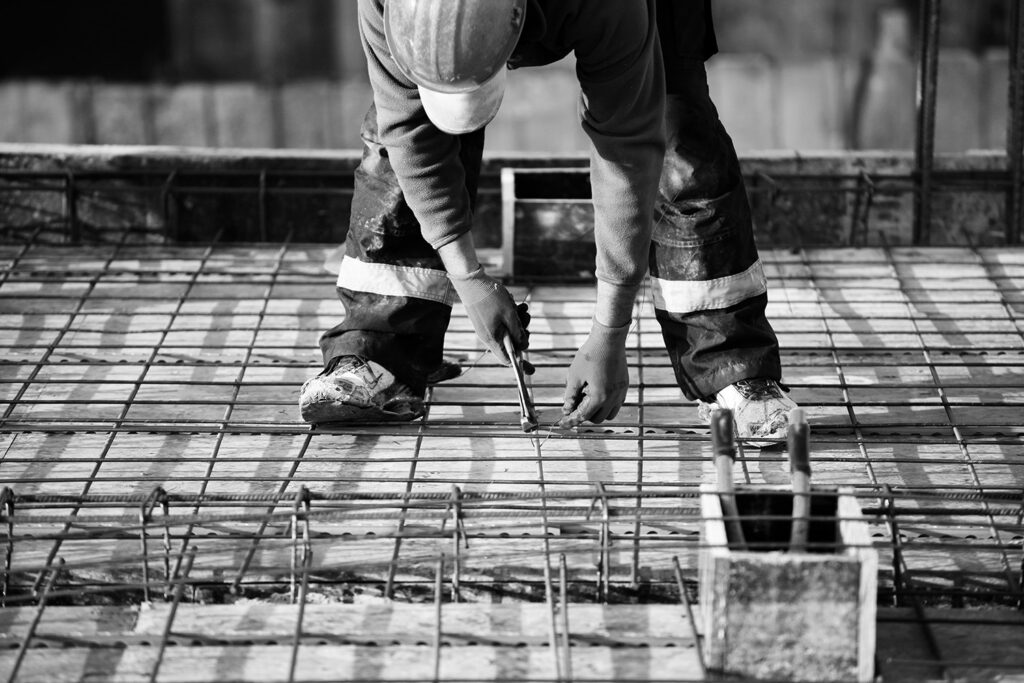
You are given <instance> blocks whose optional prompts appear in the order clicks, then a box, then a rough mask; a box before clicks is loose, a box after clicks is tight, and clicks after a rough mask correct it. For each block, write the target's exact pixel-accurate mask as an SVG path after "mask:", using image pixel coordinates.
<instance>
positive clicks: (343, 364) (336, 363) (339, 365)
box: [320, 356, 381, 391]
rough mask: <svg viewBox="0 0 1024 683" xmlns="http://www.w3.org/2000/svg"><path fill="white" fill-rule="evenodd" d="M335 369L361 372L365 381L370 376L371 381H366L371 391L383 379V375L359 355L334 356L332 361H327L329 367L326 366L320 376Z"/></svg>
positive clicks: (324, 375)
mask: <svg viewBox="0 0 1024 683" xmlns="http://www.w3.org/2000/svg"><path fill="white" fill-rule="evenodd" d="M335 370H342V371H351V372H356V373H359V374H361V375H363V377H364V381H365V378H366V377H369V378H370V381H367V382H366V388H367V389H368V390H370V391H373V390H374V389H376V388H377V384H378V383H379V382H380V380H381V376H380V375H378V374H376V373H375V372H374V371H373V369H372V368H370V366H368V365H367V364H366V361H364V360H363V359H362V358H360V357H359V356H338V357H336V358H332V359H331V360H330V362H328V363H327V367H325V368H324V369H323V371H322V372H321V373H320V376H321V377H326V376H327V375H329V374H331V373H332V372H334V371H335Z"/></svg>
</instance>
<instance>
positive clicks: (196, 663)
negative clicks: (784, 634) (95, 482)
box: [0, 645, 701, 682]
mask: <svg viewBox="0 0 1024 683" xmlns="http://www.w3.org/2000/svg"><path fill="white" fill-rule="evenodd" d="M90 654H91V651H89V650H82V649H77V650H58V651H55V652H48V651H45V650H32V651H30V652H29V656H28V657H26V661H25V664H24V667H23V671H24V673H23V674H22V675H21V676H19V678H18V680H20V681H40V682H42V681H46V682H50V681H55V682H63V681H77V680H82V679H85V678H90V677H96V676H104V675H106V676H110V677H111V679H112V680H116V681H137V680H149V676H150V672H151V671H152V670H153V669H154V667H155V666H156V664H157V662H156V648H153V647H140V648H127V649H125V650H123V651H118V652H117V653H116V655H117V656H116V659H115V662H116V664H115V665H114V666H113V667H110V668H108V667H107V666H104V664H106V662H96V661H92V660H91V659H90V657H89V655H90ZM104 654H109V653H104ZM571 654H572V667H573V674H574V676H576V677H578V678H579V679H581V680H587V679H598V680H602V679H607V678H609V677H610V678H614V679H615V680H659V681H660V680H665V681H671V680H679V679H680V678H682V679H684V680H694V679H697V678H699V677H700V675H701V674H700V667H699V665H698V662H697V659H696V657H695V655H694V651H693V650H692V649H681V648H661V647H651V648H627V649H615V650H612V649H611V648H607V647H601V646H595V647H587V648H573V651H572V653H571ZM97 659H99V658H97ZM112 659H113V658H112ZM12 660H13V655H12V654H11V653H10V652H3V653H0V673H2V674H4V675H6V674H7V673H8V671H9V667H10V666H11V661H12ZM290 662H291V648H290V647H288V646H286V645H272V646H257V647H234V646H232V647H226V648H225V647H202V648H177V647H176V648H169V649H168V650H167V651H166V652H165V653H164V657H163V660H162V663H161V664H160V667H159V672H160V673H159V676H158V677H157V679H156V680H159V681H189V682H199V681H222V680H224V679H225V678H226V677H230V678H231V679H232V680H238V681H254V682H255V681H280V680H284V679H287V678H288V668H289V664H290ZM440 665H441V668H440V671H441V675H440V680H465V677H466V672H467V671H471V672H473V673H472V675H473V678H474V680H482V681H487V680H495V681H499V680H509V679H510V678H512V679H515V680H553V679H554V677H555V671H554V667H553V664H552V655H551V654H550V651H549V649H548V648H547V647H536V646H534V647H522V648H519V647H491V646H485V645H481V646H473V647H446V648H442V649H441V662H440ZM433 675H434V650H433V649H432V648H431V647H430V646H395V647H388V648H379V647H359V646H332V645H314V646H304V647H302V648H301V649H300V651H299V656H298V666H297V669H296V672H295V677H296V679H297V680H303V681H337V680H385V681H386V680H395V681H409V680H421V679H422V680H428V679H430V680H432V679H433Z"/></svg>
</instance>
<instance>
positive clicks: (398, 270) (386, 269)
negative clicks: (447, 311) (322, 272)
mask: <svg viewBox="0 0 1024 683" xmlns="http://www.w3.org/2000/svg"><path fill="white" fill-rule="evenodd" d="M338 286H339V287H344V288H345V289H351V290H352V291H355V292H370V293H371V294H383V295H385V296H410V297H414V298H416V299H427V300H429V301H436V302H438V303H442V304H445V305H446V306H451V305H452V303H454V301H455V289H454V288H453V287H452V285H451V283H450V282H449V281H448V275H447V274H446V273H445V272H444V271H443V270H434V269H432V268H410V267H408V266H393V265H390V264H386V263H367V262H365V261H360V260H359V259H354V258H352V257H351V256H345V258H343V259H342V260H341V270H340V271H338Z"/></svg>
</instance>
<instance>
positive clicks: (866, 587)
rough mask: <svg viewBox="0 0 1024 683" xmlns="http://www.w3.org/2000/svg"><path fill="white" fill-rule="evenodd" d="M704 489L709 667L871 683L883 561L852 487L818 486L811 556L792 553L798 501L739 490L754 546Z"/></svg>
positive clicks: (711, 490) (703, 594) (779, 492)
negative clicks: (740, 538) (730, 527)
mask: <svg viewBox="0 0 1024 683" xmlns="http://www.w3.org/2000/svg"><path fill="white" fill-rule="evenodd" d="M716 491H717V489H716V488H715V487H713V486H710V485H705V486H703V487H702V491H701V515H702V518H703V520H704V521H703V538H702V548H701V552H700V562H699V564H700V612H701V622H702V625H703V633H704V657H705V661H706V663H707V666H708V668H709V669H712V670H715V671H720V672H724V673H728V674H737V675H741V676H747V677H754V678H770V679H774V680H787V681H811V680H813V681H871V680H872V676H873V673H874V655H875V603H876V584H877V573H878V555H877V553H876V551H875V550H874V549H873V548H872V547H871V537H870V534H869V533H868V528H867V524H866V523H865V522H863V521H862V520H861V517H862V516H861V510H860V505H859V504H858V503H857V501H856V499H855V498H854V497H853V495H852V491H850V490H840V491H839V492H838V494H837V492H836V491H835V490H831V491H829V490H827V489H820V488H817V487H816V488H814V489H813V491H812V496H811V521H810V529H809V535H808V546H807V551H806V552H799V553H791V552H788V543H789V532H790V526H791V524H790V516H791V514H792V504H793V496H792V493H791V492H790V491H788V490H784V489H773V488H769V487H757V488H752V487H747V488H744V487H738V488H737V491H736V505H737V508H738V509H739V514H740V518H741V524H742V527H743V532H744V536H745V541H746V544H747V545H746V547H745V548H740V547H737V545H736V544H735V543H734V542H733V541H734V539H732V538H730V537H729V535H728V533H727V531H726V525H725V523H724V521H723V518H722V503H721V498H720V496H719V495H718V494H717V493H716Z"/></svg>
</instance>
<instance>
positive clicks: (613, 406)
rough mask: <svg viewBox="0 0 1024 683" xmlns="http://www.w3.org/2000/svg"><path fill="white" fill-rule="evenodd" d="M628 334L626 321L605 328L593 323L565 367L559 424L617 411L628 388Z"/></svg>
mask: <svg viewBox="0 0 1024 683" xmlns="http://www.w3.org/2000/svg"><path fill="white" fill-rule="evenodd" d="M628 334H629V324H628V323H627V324H625V325H623V326H622V327H607V326H606V325H602V324H601V323H599V322H597V321H596V320H595V321H594V322H593V326H592V327H591V329H590V335H589V336H588V337H587V341H585V342H584V343H583V346H582V347H580V350H579V351H578V352H577V353H576V357H575V358H573V360H572V365H570V366H569V376H568V379H567V381H566V385H565V400H564V402H563V404H562V419H561V420H559V422H558V426H559V427H561V428H563V429H567V428H570V427H576V426H577V425H579V424H581V423H583V422H584V421H585V420H590V421H591V422H604V421H605V420H610V419H612V418H614V417H615V416H616V415H617V414H618V413H619V408H621V407H622V403H623V401H625V400H626V390H627V389H628V388H629V369H628V367H627V365H626V337H627V335H628Z"/></svg>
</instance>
